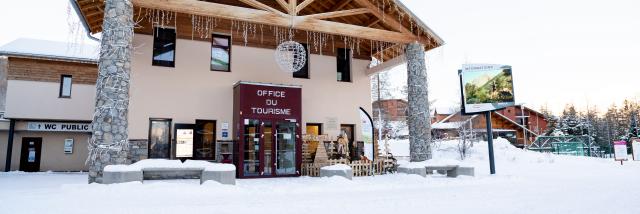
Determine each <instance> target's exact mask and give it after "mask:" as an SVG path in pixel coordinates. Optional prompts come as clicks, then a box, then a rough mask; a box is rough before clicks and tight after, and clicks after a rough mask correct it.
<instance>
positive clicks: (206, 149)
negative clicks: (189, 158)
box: [193, 120, 216, 160]
mask: <svg viewBox="0 0 640 214" xmlns="http://www.w3.org/2000/svg"><path fill="white" fill-rule="evenodd" d="M215 154H216V121H215V120H196V127H195V133H194V138H193V159H195V160H215Z"/></svg>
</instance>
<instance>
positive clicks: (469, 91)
mask: <svg viewBox="0 0 640 214" xmlns="http://www.w3.org/2000/svg"><path fill="white" fill-rule="evenodd" d="M459 75H460V84H461V88H462V90H461V91H462V105H463V106H462V108H463V110H464V113H466V114H474V113H480V112H486V111H493V110H497V109H502V108H506V107H508V106H513V105H514V104H515V98H514V91H513V75H512V74H511V66H508V65H492V64H466V65H463V66H462V69H461V70H459Z"/></svg>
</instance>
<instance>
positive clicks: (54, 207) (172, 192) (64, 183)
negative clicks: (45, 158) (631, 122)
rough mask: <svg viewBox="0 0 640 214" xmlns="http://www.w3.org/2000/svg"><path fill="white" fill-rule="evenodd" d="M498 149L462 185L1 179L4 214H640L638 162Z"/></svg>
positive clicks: (407, 180) (407, 179) (448, 181)
mask: <svg viewBox="0 0 640 214" xmlns="http://www.w3.org/2000/svg"><path fill="white" fill-rule="evenodd" d="M399 143H402V142H399ZM396 146H397V147H396V148H404V147H405V146H404V145H396ZM495 148H496V153H495V154H496V161H497V163H496V167H497V172H498V174H497V175H494V176H491V175H489V173H488V171H489V170H488V160H487V155H486V153H487V152H486V150H487V146H486V143H479V144H476V145H475V147H474V148H473V149H472V151H471V155H470V157H469V158H468V159H467V160H465V161H463V164H465V165H472V166H475V167H476V174H477V176H476V177H460V178H446V177H443V176H439V175H435V176H430V177H427V178H422V177H419V176H409V175H401V174H394V175H384V176H375V177H358V178H354V179H353V181H349V180H346V179H342V178H309V177H302V178H274V179H243V180H238V184H237V185H236V186H225V185H220V184H216V183H213V182H208V183H205V184H204V185H202V186H201V185H199V184H198V182H197V181H191V180H182V181H145V183H144V184H141V183H127V184H116V185H100V184H91V185H89V184H86V181H87V176H86V174H81V173H73V174H64V173H19V172H12V173H0V213H11V214H16V213H65V214H66V213H92V214H97V213H136V214H139V213H171V214H174V213H304V214H314V213H322V214H328V213H387V214H389V213H394V214H395V213H474V214H476V213H492V214H493V213H525V214H526V213H562V214H567V213H580V214H585V213H616V214H617V213H629V214H635V213H640V205H639V204H638V202H640V194H638V192H637V191H640V183H639V182H640V163H634V162H625V164H624V166H620V163H619V162H614V161H613V160H610V159H595V158H584V157H568V156H555V155H550V154H541V153H534V152H527V151H522V150H519V149H516V148H514V147H512V146H510V145H509V144H508V142H506V141H504V140H499V141H497V142H495ZM394 152H397V153H406V151H394ZM434 156H435V158H436V159H439V160H449V161H457V160H452V159H457V157H458V155H457V152H456V151H455V142H444V143H440V145H438V146H436V151H435V154H434Z"/></svg>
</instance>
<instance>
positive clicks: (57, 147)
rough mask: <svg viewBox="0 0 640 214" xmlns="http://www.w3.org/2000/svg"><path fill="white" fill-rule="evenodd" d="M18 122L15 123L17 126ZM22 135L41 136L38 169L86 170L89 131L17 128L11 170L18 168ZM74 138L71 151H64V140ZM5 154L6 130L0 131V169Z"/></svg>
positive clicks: (2, 167) (2, 168) (2, 165)
mask: <svg viewBox="0 0 640 214" xmlns="http://www.w3.org/2000/svg"><path fill="white" fill-rule="evenodd" d="M19 124H20V122H19V123H17V124H16V127H17V126H19ZM23 137H41V138H42V153H41V156H40V171H81V170H82V171H86V170H87V169H88V167H87V166H85V164H84V163H85V161H86V160H87V155H88V150H87V145H88V144H87V143H88V139H89V137H90V135H89V133H74V132H30V131H19V130H17V131H16V133H15V135H14V137H13V149H12V150H13V153H12V155H11V170H18V169H20V150H21V148H22V138H23ZM69 138H72V139H74V146H73V153H72V154H65V153H64V140H65V139H69ZM6 154H7V132H6V131H0V169H1V170H4V168H5V160H6Z"/></svg>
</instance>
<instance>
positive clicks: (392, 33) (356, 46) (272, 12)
mask: <svg viewBox="0 0 640 214" xmlns="http://www.w3.org/2000/svg"><path fill="white" fill-rule="evenodd" d="M71 2H72V4H73V7H74V9H76V11H77V12H78V13H79V15H80V19H81V21H82V24H83V25H84V26H85V28H86V29H87V31H88V32H89V35H88V36H91V37H93V36H94V35H96V34H98V33H101V32H103V31H104V30H105V29H103V27H104V26H109V25H106V24H105V23H104V20H105V18H104V17H105V12H106V13H110V9H106V10H105V2H104V1H103V0H71ZM131 2H132V4H133V9H132V12H133V19H134V20H133V21H134V22H135V25H136V26H135V28H134V36H133V47H134V51H133V52H134V54H132V56H131V65H130V70H131V72H130V90H129V96H130V98H129V102H128V119H127V120H128V121H127V122H128V124H127V125H128V128H127V129H128V138H129V151H128V155H127V161H128V162H135V161H137V160H140V159H146V158H167V159H198V160H208V161H215V162H227V163H234V164H235V165H236V167H237V173H238V174H237V176H238V177H281V176H299V175H300V171H301V169H300V167H301V163H302V160H301V159H302V153H303V151H302V144H303V142H302V141H303V140H302V139H303V138H302V136H303V135H307V134H312V135H326V136H328V138H329V139H330V140H336V137H337V136H338V135H340V134H341V133H346V134H347V137H348V140H349V146H350V147H351V148H352V149H353V150H357V149H358V148H355V147H357V145H359V144H356V143H355V142H357V141H362V140H363V139H364V136H363V134H362V132H361V131H360V130H361V129H362V128H363V127H362V124H361V122H362V120H361V118H360V115H359V114H358V109H360V108H363V109H364V110H366V111H368V112H371V110H372V104H371V100H370V97H371V96H370V89H371V85H370V76H371V75H373V74H376V73H377V72H380V71H384V70H386V69H389V68H392V67H394V66H397V65H400V64H402V63H404V62H408V63H409V65H410V66H409V69H408V70H409V71H408V73H409V76H410V78H413V80H415V81H419V82H418V83H417V84H414V85H421V84H422V85H426V78H423V77H424V75H425V74H424V72H422V73H421V72H420V70H421V69H424V66H422V67H421V66H420V65H421V64H422V65H424V60H425V59H424V52H425V51H428V50H431V49H434V48H437V47H439V46H441V45H443V44H444V42H443V40H442V39H441V38H440V37H438V36H437V35H436V34H435V33H434V32H433V31H432V30H431V29H429V28H428V27H427V26H426V25H425V24H424V23H423V22H422V21H421V20H420V19H418V18H417V17H416V16H415V15H414V14H413V13H412V12H411V11H410V10H409V9H408V8H406V7H405V6H404V5H402V4H401V3H400V2H399V1H379V0H315V1H314V0H304V1H302V0H300V1H298V0H288V1H287V0H237V1H230V0H207V1H199V0H132V1H131ZM116 6H118V5H116ZM289 40H293V41H295V42H297V43H300V44H302V46H303V47H304V49H305V53H306V57H305V60H304V62H305V64H304V66H303V67H302V68H300V69H298V70H296V71H295V72H284V71H282V69H281V68H280V67H279V66H278V62H277V60H275V59H274V58H275V57H274V55H276V53H278V52H277V51H276V48H277V47H278V45H280V44H282V43H283V42H286V41H289ZM10 61H11V60H10ZM98 61H99V60H98ZM372 62H376V63H372ZM93 63H95V62H93ZM90 65H91V71H83V70H81V69H78V70H73V71H68V72H74V73H73V74H72V75H73V78H74V83H73V84H74V87H73V93H80V94H91V93H95V91H96V85H95V80H87V82H86V83H87V84H88V86H90V87H76V86H75V84H76V83H81V82H76V81H77V80H76V77H80V76H83V75H95V73H94V72H95V70H94V69H95V68H96V65H95V64H90ZM372 65H374V66H372ZM65 72H66V73H68V72H67V71H64V70H60V71H52V74H51V75H53V76H52V77H51V78H52V79H51V81H54V80H55V81H61V80H60V78H64V75H67V74H66V73H65ZM11 73H12V71H11V70H9V74H10V76H11ZM54 74H55V75H54ZM47 75H48V74H47ZM57 75H60V76H57ZM24 78H26V79H28V80H29V81H34V82H35V81H38V80H37V79H38V78H39V77H38V76H25V77H24ZM43 81H44V80H43ZM46 81H49V80H46ZM78 81H80V80H78ZM423 81H424V83H423ZM11 85H12V83H11V78H10V80H9V93H11ZM33 90H34V93H39V92H43V91H38V90H45V89H39V88H34V89H33ZM414 91H421V90H414ZM39 96H48V95H45V93H41V94H39ZM424 97H425V99H426V94H425V96H424ZM94 98H95V97H94V96H90V99H88V100H89V101H88V102H89V103H91V104H95V101H94V100H93V99H94ZM47 99H49V98H48V97H47ZM47 99H43V101H46V102H44V103H41V105H43V106H47V105H50V106H51V108H57V107H59V106H60V105H66V104H65V103H61V102H59V101H60V100H53V101H49V100H47ZM56 99H61V98H57V97H56ZM81 99H84V97H83V98H81ZM37 100H38V97H30V98H29V99H26V101H24V102H16V104H11V103H10V102H11V101H12V100H11V99H9V100H8V105H9V106H11V105H15V106H14V107H12V108H8V109H7V112H6V118H8V120H9V121H14V122H16V121H22V120H24V118H38V117H36V116H29V115H30V114H34V115H35V114H36V113H37V110H32V109H29V108H22V107H26V106H28V105H34V104H35V103H36V102H37ZM75 100H76V96H71V99H67V100H65V101H67V102H73V101H75ZM49 102H50V103H49ZM83 102H87V101H83ZM412 102H414V105H417V106H425V105H426V103H425V104H424V105H422V104H420V105H418V104H417V103H419V102H422V100H413V101H411V100H410V101H409V105H411V103H412ZM93 108H94V106H88V107H84V106H83V107H81V108H80V110H78V111H75V112H72V113H73V114H74V116H73V118H71V117H69V118H64V117H62V118H58V117H57V116H56V115H55V114H53V113H52V115H53V116H56V117H53V116H51V115H43V116H41V118H40V119H47V118H51V120H49V119H47V120H46V121H45V122H52V121H53V122H56V121H64V122H71V121H75V122H87V121H90V120H91V119H92V116H93ZM12 109H13V110H12ZM415 110H416V111H418V110H419V109H415ZM18 113H20V114H18ZM19 115H20V116H19ZM62 116H64V115H62ZM23 117H24V118H23ZM416 119H423V118H416ZM424 119H426V118H424ZM11 124H14V125H12V126H11V127H10V128H9V129H11V130H13V128H16V127H17V125H15V124H20V123H19V122H18V123H13V122H12V123H11ZM94 131H95V130H94ZM8 136H9V138H13V139H14V140H13V141H15V142H21V139H20V136H19V135H18V134H16V133H14V132H13V131H9V132H8ZM87 138H88V137H87ZM13 141H10V140H9V144H13V146H14V150H15V149H17V148H19V147H20V145H18V144H20V143H14V142H13ZM76 142H78V140H76ZM49 143H50V142H47V140H45V142H42V144H43V145H45V144H49ZM76 146H78V145H76ZM43 147H44V146H43ZM82 147H84V145H82ZM47 152H48V151H46V150H45V151H42V155H43V156H44V155H47V154H45V153H47ZM85 152H86V151H85ZM18 156H19V155H18ZM14 157H15V155H14ZM85 160H86V157H77V158H76V159H75V161H76V162H77V163H84V161H85ZM15 162H16V161H15V160H14V162H13V163H9V165H15V164H16V163H15ZM74 164H75V163H74ZM44 165H45V164H44V163H43V166H44ZM11 169H13V170H15V169H17V168H16V167H11ZM52 169H53V170H56V169H54V168H52ZM83 169H85V168H84V166H83V165H80V166H78V167H74V168H73V169H66V168H65V169H64V170H83ZM39 170H48V168H41V169H39Z"/></svg>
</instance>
